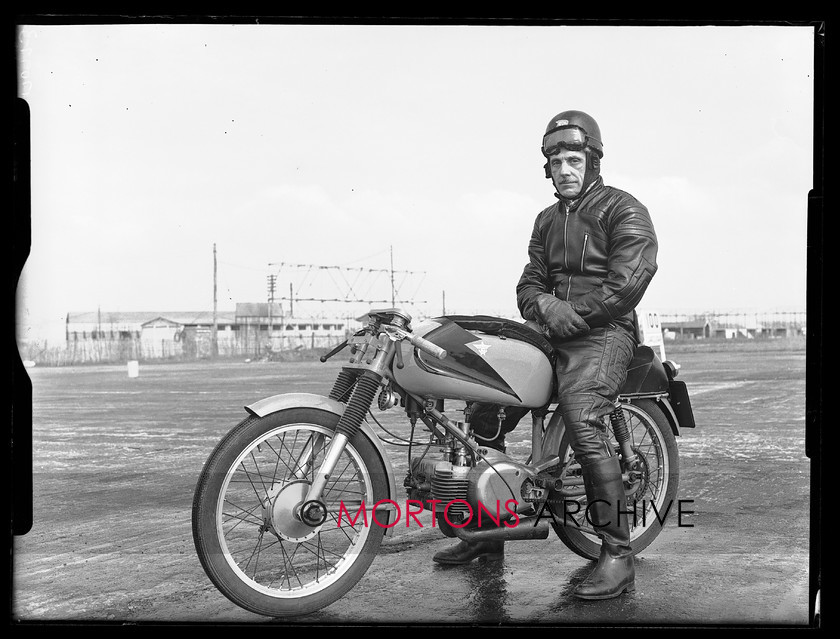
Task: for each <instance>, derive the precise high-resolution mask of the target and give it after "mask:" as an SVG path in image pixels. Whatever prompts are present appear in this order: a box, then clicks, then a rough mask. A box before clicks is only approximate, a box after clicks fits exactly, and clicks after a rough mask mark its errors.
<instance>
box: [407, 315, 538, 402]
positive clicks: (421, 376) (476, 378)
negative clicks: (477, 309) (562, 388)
mask: <svg viewBox="0 0 840 639" xmlns="http://www.w3.org/2000/svg"><path fill="white" fill-rule="evenodd" d="M412 332H413V333H414V334H415V335H419V336H420V337H423V338H425V339H427V340H429V341H430V342H432V343H433V344H436V345H437V346H440V347H441V348H444V349H446V351H447V353H448V354H447V356H446V357H445V358H444V359H442V360H440V359H437V358H435V357H432V356H430V355H427V354H426V353H424V352H422V351H420V350H418V349H416V348H415V347H413V346H412V345H411V344H409V343H408V341H407V340H403V341H402V342H400V349H401V354H402V361H403V368H401V369H400V368H398V367H397V366H394V368H393V373H394V380H395V381H396V383H397V384H399V385H400V386H401V387H402V388H404V389H405V390H407V391H408V392H410V393H413V394H415V395H420V396H421V397H424V398H428V399H460V400H464V401H476V402H486V403H493V404H502V405H505V406H525V407H528V408H539V407H541V406H544V405H545V404H546V403H548V400H549V398H550V396H551V391H552V388H553V380H554V377H553V376H554V370H553V367H552V365H551V362H549V360H548V358H547V357H546V356H545V354H544V353H543V352H542V351H540V349H538V348H537V347H536V346H533V345H531V344H529V343H527V342H524V341H520V340H517V339H512V338H509V337H504V336H499V335H490V334H488V333H483V332H481V331H468V330H466V329H464V328H462V327H461V326H459V325H458V324H457V323H455V322H453V321H451V320H448V319H446V318H437V319H433V320H426V321H424V322H422V323H420V324H418V325H417V326H416V327H414V329H413V331H412Z"/></svg>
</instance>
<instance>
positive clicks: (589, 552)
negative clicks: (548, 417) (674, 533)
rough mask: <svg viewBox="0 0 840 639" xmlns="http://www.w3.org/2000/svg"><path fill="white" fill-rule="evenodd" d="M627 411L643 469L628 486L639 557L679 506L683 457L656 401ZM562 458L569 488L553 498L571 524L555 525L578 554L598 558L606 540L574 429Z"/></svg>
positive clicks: (565, 441)
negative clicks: (598, 527) (589, 513)
mask: <svg viewBox="0 0 840 639" xmlns="http://www.w3.org/2000/svg"><path fill="white" fill-rule="evenodd" d="M621 407H622V410H623V412H624V418H625V420H626V422H627V427H628V430H629V431H630V442H631V447H632V449H633V450H634V452H635V453H636V455H637V456H638V458H639V463H638V466H637V468H636V469H635V470H634V472H632V473H630V474H629V475H628V478H627V479H628V481H625V482H624V488H625V493H626V495H627V509H628V510H630V511H632V510H634V508H635V512H636V517H635V521H634V518H633V515H632V514H631V515H629V517H628V518H629V521H630V546H631V548H632V549H633V552H634V554H638V553H640V552H641V551H642V550H644V549H645V548H647V547H648V546H649V545H650V544H651V543H652V542H653V540H654V539H656V537H657V536H658V535H659V533H660V532H661V531H662V525H663V523H664V521H665V519H666V517H667V515H668V514H669V513H670V512H671V511H672V510H673V509H674V507H675V500H676V498H677V489H678V487H679V478H680V466H679V453H678V451H677V440H676V438H675V437H674V432H673V431H672V430H671V425H670V423H669V422H668V418H667V417H666V416H665V413H663V412H662V409H661V408H660V407H659V406H658V405H657V403H656V402H655V401H653V400H650V399H640V400H637V401H634V402H633V403H628V404H622V405H621ZM607 422H608V423H609V420H607ZM607 430H608V433H609V435H610V440H611V441H612V444H613V449H614V450H615V451H616V454H619V446H618V443H617V442H616V440H615V434H614V433H613V432H612V427H611V426H608V427H607ZM559 456H560V460H561V461H562V464H561V466H560V470H559V471H557V473H556V474H557V475H558V476H560V477H562V479H563V482H564V488H563V490H562V491H561V493H560V494H559V495H553V496H552V499H555V500H557V501H558V502H561V503H563V511H564V512H561V513H560V516H561V517H563V518H564V519H566V520H567V522H566V525H562V524H559V523H556V520H554V521H552V527H553V528H554V531H555V532H556V533H557V536H558V537H560V539H561V540H562V541H563V543H564V544H565V545H566V546H567V547H568V548H569V549H570V550H572V551H573V552H574V553H576V554H578V555H580V556H581V557H585V558H586V559H598V557H599V556H600V553H601V540H600V538H599V537H598V536H597V535H595V534H594V530H592V528H591V526H589V525H588V523H587V521H586V506H587V500H586V494H585V492H584V490H583V476H582V474H581V467H580V464H579V463H577V461H576V460H575V454H574V451H573V450H572V447H571V444H570V442H569V438H568V431H567V432H566V434H564V435H563V437H562V438H561V440H560V452H559ZM553 474H554V473H553ZM566 486H568V488H567V487H566ZM571 501H577V502H578V504H579V507H578V508H577V510H576V509H575V508H571V507H570V506H569V504H567V503H566V502H571ZM567 506H569V507H568V508H567ZM566 510H568V513H569V514H568V515H567V514H566V513H565V511H566ZM572 513H577V514H572ZM572 519H574V520H575V521H574V522H573V521H572ZM586 528H589V529H590V530H589V531H587V530H585V529H586Z"/></svg>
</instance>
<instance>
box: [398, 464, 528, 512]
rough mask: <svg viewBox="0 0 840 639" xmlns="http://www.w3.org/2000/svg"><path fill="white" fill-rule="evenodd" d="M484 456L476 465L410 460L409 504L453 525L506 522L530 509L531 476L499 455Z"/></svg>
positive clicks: (406, 484) (522, 465) (524, 469)
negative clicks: (412, 502)
mask: <svg viewBox="0 0 840 639" xmlns="http://www.w3.org/2000/svg"><path fill="white" fill-rule="evenodd" d="M482 450H485V451H486V452H485V453H484V454H483V455H482V458H481V459H480V461H479V462H478V463H477V464H475V465H458V464H453V463H452V462H450V461H448V460H447V459H443V458H440V457H439V458H437V459H435V458H433V457H429V456H423V457H413V458H412V459H411V465H410V466H411V469H410V471H409V473H408V475H407V477H406V479H405V483H404V485H405V488H406V490H407V492H408V499H411V500H417V501H421V502H423V505H424V507H425V508H426V509H427V510H433V511H435V513H437V515H438V517H444V516H445V518H446V519H447V520H448V522H450V523H451V524H453V525H455V526H463V525H466V524H467V523H472V524H478V523H479V522H478V517H479V513H481V522H482V523H483V522H489V519H488V517H490V518H492V519H494V520H500V519H501V520H505V519H509V518H511V517H513V514H514V513H522V512H525V511H528V510H530V509H532V508H533V504H532V501H533V499H532V497H533V489H534V479H535V475H534V471H533V469H530V468H528V467H527V466H525V465H524V464H520V463H518V462H516V461H514V460H512V459H511V458H509V457H508V456H507V455H505V454H504V453H502V452H499V451H496V450H493V449H482Z"/></svg>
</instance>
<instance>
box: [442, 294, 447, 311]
mask: <svg viewBox="0 0 840 639" xmlns="http://www.w3.org/2000/svg"><path fill="white" fill-rule="evenodd" d="M442 315H446V291H443V313H442Z"/></svg>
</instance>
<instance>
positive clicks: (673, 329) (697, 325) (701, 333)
mask: <svg viewBox="0 0 840 639" xmlns="http://www.w3.org/2000/svg"><path fill="white" fill-rule="evenodd" d="M661 324H662V330H663V331H664V333H665V338H666V339H704V338H708V337H711V335H712V326H711V324H710V323H709V320H707V319H696V320H684V321H670V322H669V321H663V322H662V323H661Z"/></svg>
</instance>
